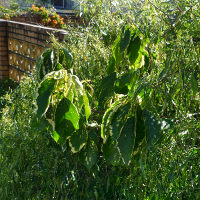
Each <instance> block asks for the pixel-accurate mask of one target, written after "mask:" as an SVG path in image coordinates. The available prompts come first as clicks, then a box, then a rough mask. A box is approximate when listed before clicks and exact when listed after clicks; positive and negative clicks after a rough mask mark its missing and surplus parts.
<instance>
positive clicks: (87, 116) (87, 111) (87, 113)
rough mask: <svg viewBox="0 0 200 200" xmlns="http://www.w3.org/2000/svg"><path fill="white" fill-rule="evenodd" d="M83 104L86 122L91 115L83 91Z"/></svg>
mask: <svg viewBox="0 0 200 200" xmlns="http://www.w3.org/2000/svg"><path fill="white" fill-rule="evenodd" d="M83 102H84V107H85V116H86V120H88V118H89V117H90V115H91V109H90V105H89V100H88V97H87V95H86V92H85V91H84V90H83Z"/></svg>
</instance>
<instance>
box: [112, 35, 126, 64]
mask: <svg viewBox="0 0 200 200" xmlns="http://www.w3.org/2000/svg"><path fill="white" fill-rule="evenodd" d="M120 40H121V37H120V35H119V36H118V37H117V39H116V40H115V42H114V45H113V47H112V51H113V57H114V59H115V65H116V67H118V66H119V64H120V62H121V61H122V59H123V56H124V54H123V53H121V52H120Z"/></svg>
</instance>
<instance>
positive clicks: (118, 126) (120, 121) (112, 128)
mask: <svg viewBox="0 0 200 200" xmlns="http://www.w3.org/2000/svg"><path fill="white" fill-rule="evenodd" d="M130 108H131V104H130V103H126V104H122V105H120V106H119V107H118V109H117V110H116V111H113V114H112V119H111V122H110V124H108V126H109V133H110V136H112V138H113V140H117V139H118V138H119V137H120V134H121V131H122V128H123V127H124V125H125V122H126V120H127V117H128V115H129V112H130Z"/></svg>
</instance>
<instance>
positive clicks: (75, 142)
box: [69, 127, 88, 153]
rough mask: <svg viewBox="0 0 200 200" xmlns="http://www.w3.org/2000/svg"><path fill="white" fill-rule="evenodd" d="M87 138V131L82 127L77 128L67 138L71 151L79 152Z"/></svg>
mask: <svg viewBox="0 0 200 200" xmlns="http://www.w3.org/2000/svg"><path fill="white" fill-rule="evenodd" d="M87 139H88V133H87V131H86V129H85V128H84V127H82V128H81V129H79V130H77V131H76V132H74V133H73V135H72V136H71V137H70V138H69V146H70V147H71V151H72V152H73V153H77V152H79V151H80V150H81V149H82V148H83V147H84V146H85V145H86V144H87Z"/></svg>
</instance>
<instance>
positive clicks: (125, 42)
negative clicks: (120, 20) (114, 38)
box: [119, 28, 131, 53]
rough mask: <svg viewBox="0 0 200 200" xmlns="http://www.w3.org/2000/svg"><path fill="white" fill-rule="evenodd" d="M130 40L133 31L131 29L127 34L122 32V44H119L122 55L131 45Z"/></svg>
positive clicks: (127, 30)
mask: <svg viewBox="0 0 200 200" xmlns="http://www.w3.org/2000/svg"><path fill="white" fill-rule="evenodd" d="M130 39H131V31H130V29H129V28H127V29H126V30H125V33H123V32H122V34H121V39H120V43H119V45H120V53H123V52H124V51H125V50H126V49H127V47H128V45H129V43H130Z"/></svg>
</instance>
